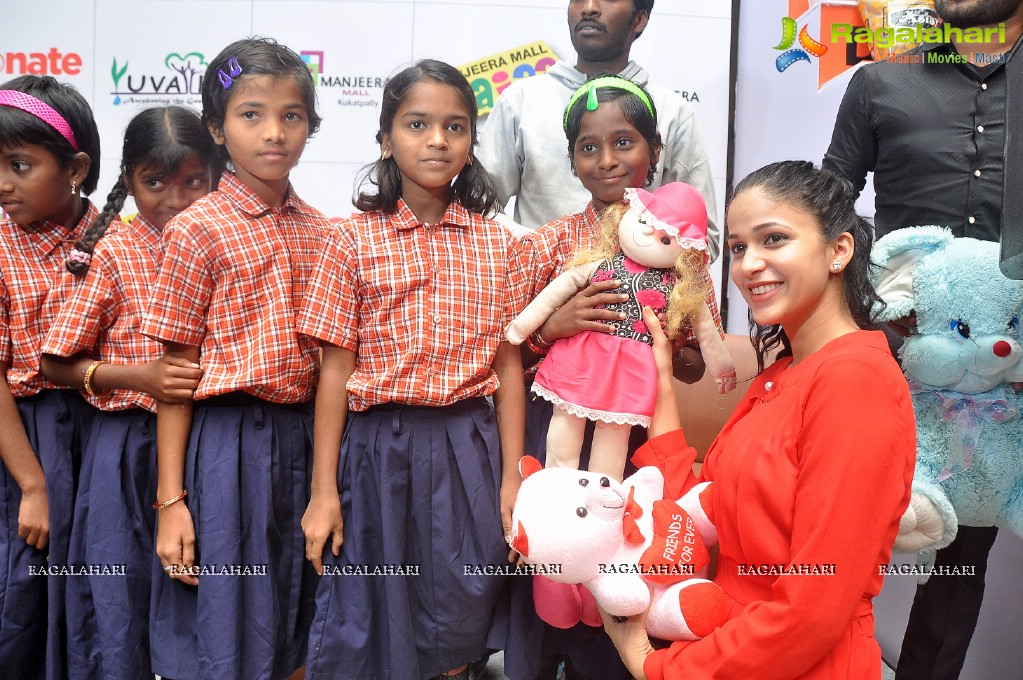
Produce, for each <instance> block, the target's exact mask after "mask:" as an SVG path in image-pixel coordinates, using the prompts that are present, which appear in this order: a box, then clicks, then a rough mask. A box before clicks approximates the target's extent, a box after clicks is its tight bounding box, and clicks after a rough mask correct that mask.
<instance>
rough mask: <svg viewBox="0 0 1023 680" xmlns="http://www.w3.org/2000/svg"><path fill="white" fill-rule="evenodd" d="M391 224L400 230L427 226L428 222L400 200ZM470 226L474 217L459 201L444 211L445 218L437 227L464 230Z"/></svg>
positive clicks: (453, 202)
mask: <svg viewBox="0 0 1023 680" xmlns="http://www.w3.org/2000/svg"><path fill="white" fill-rule="evenodd" d="M391 223H392V224H394V227H395V228H396V229H400V230H408V229H415V228H416V227H424V226H427V225H426V222H423V221H422V220H420V219H419V218H418V217H416V214H415V213H414V212H412V209H411V208H409V207H408V204H406V203H405V201H404V200H403V199H400V198H399V199H398V208H397V210H395V211H394V214H393V215H392V216H391ZM470 224H472V216H471V215H470V214H469V211H468V210H466V209H465V208H464V207H463V206H462V204H461V203H459V202H458V201H451V203H449V204H448V208H447V210H445V211H444V217H443V218H441V221H440V224H439V225H437V226H447V227H461V228H463V229H464V228H466V227H468V226H469V225H470Z"/></svg>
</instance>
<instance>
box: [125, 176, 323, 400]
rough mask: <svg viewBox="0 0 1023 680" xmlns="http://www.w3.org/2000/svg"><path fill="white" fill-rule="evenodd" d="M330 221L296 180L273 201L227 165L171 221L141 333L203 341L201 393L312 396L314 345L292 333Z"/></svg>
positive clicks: (173, 340) (286, 397)
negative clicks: (279, 202)
mask: <svg viewBox="0 0 1023 680" xmlns="http://www.w3.org/2000/svg"><path fill="white" fill-rule="evenodd" d="M327 228H328V227H327V218H326V217H324V216H323V214H322V213H320V212H319V211H318V210H316V209H314V208H312V207H310V206H309V205H308V204H306V203H305V202H304V201H302V200H301V199H300V198H298V197H297V196H296V195H295V192H294V190H293V188H291V187H289V188H288V196H287V198H286V199H285V202H284V205H283V206H282V207H280V208H271V207H270V206H268V205H267V204H266V203H265V202H264V201H263V200H262V199H261V198H259V197H258V196H257V195H256V194H255V193H254V192H253V191H252V190H251V189H249V188H248V187H247V186H245V185H244V184H243V183H242V182H241V181H239V180H238V179H237V178H236V177H235V176H234V175H232V174H230V173H225V174H224V176H223V178H222V179H221V180H220V186H219V188H218V190H217V191H215V192H213V193H211V194H208V195H206V196H204V197H203V198H200V199H199V200H198V201H196V202H195V203H193V204H192V205H191V206H190V207H189V208H188V209H187V210H185V211H184V212H183V213H181V214H180V215H178V216H177V217H175V218H174V219H172V220H171V221H170V222H169V223H168V224H167V226H166V227H165V228H164V233H163V261H162V263H161V265H160V270H159V274H158V275H157V279H156V284H155V285H154V286H153V293H152V296H151V298H150V301H149V305H148V307H147V309H146V313H145V315H144V317H143V320H142V327H141V332H142V333H143V334H145V335H147V336H149V337H151V338H153V339H154V340H157V341H159V342H162V343H175V344H180V345H189V346H193V347H200V348H201V349H200V353H201V358H200V364H201V365H202V367H203V371H204V373H203V378H202V381H201V382H200V383H199V389H198V390H196V394H195V396H196V399H206V398H208V397H212V396H215V395H218V394H225V393H227V392H234V391H243V392H247V393H249V394H252V395H254V396H256V397H259V398H261V399H265V400H267V401H271V402H275V403H284V404H292V403H300V402H304V401H308V400H309V399H311V398H312V396H313V391H314V389H315V387H316V372H317V365H318V360H319V359H318V356H319V355H318V349H317V346H316V343H315V342H313V341H312V340H311V339H309V338H306V337H300V336H299V335H298V334H297V333H296V332H295V314H296V310H297V308H298V305H299V302H300V301H301V300H302V299H303V298H304V297H305V296H306V294H307V292H308V291H307V289H308V281H309V277H310V275H311V273H312V270H313V265H314V264H315V262H316V257H317V255H318V254H319V252H320V250H321V248H322V246H323V240H324V237H325V235H326V230H327Z"/></svg>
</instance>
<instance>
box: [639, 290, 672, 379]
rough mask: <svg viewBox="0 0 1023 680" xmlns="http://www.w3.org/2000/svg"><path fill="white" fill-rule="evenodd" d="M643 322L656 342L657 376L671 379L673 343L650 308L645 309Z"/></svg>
mask: <svg viewBox="0 0 1023 680" xmlns="http://www.w3.org/2000/svg"><path fill="white" fill-rule="evenodd" d="M643 321H644V323H646V327H647V328H648V329H649V330H650V336H651V337H652V338H653V341H654V364H655V365H656V366H657V374H658V376H659V377H662V378H663V377H668V378H671V377H672V361H673V356H674V353H673V351H672V346H671V341H670V340H668V336H666V335H665V334H664V329H663V328H661V321H660V319H658V318H657V314H655V313H654V310H652V309H651V308H650V307H644V308H643Z"/></svg>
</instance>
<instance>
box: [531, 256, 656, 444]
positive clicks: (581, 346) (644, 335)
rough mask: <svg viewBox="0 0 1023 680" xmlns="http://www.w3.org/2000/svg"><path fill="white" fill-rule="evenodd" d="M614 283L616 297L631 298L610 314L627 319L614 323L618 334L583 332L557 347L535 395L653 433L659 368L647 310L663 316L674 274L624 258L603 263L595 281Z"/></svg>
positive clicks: (586, 414) (536, 383)
mask: <svg viewBox="0 0 1023 680" xmlns="http://www.w3.org/2000/svg"><path fill="white" fill-rule="evenodd" d="M615 278H617V279H618V280H619V281H622V286H621V287H619V288H616V289H615V290H614V291H613V292H615V293H627V294H628V295H629V299H628V300H627V301H625V302H621V303H618V304H614V305H609V306H608V307H607V309H610V310H613V311H616V312H623V313H624V314H625V315H626V318H625V319H623V320H621V321H611V322H609V323H610V324H611V325H612V326H614V327H615V331H614V333H598V332H594V331H584V332H582V333H579V334H578V335H574V336H572V337H571V338H564V339H562V340H558V341H557V342H555V343H554V346H553V347H551V350H550V352H548V353H547V356H546V357H544V360H543V362H541V364H540V368H539V369H538V370H537V372H536V379H535V380H534V382H533V392H534V393H535V394H537V395H538V396H540V397H543V398H544V399H546V400H547V401H549V402H551V403H553V404H554V405H555V406H557V407H558V408H561V409H564V410H565V411H568V412H569V413H571V414H573V415H575V416H579V417H580V418H586V419H588V420H600V421H603V422H605V423H616V424H619V425H642V426H643V427H648V426H649V425H650V417H651V416H652V415H653V413H654V402H655V401H656V399H657V368H656V366H655V364H654V354H653V347H652V345H653V338H652V337H651V335H650V332H649V330H648V329H647V326H646V323H645V322H644V321H643V313H642V309H643V307H644V306H646V307H652V308H653V310H654V311H655V312H662V311H664V308H665V307H666V306H667V301H668V294H669V293H670V292H671V289H672V288H673V287H674V285H675V273H674V272H673V271H671V270H668V269H648V268H647V267H644V266H643V265H641V264H638V263H636V262H633V261H632V260H630V259H629V258H628V257H626V256H625V254H624V253H619V254H617V255H615V256H614V257H613V258H611V260H610V261H608V260H605V261H604V262H601V263H600V266H599V267H597V271H596V272H594V274H593V276H592V277H591V278H590V281H591V282H595V281H607V280H608V279H615Z"/></svg>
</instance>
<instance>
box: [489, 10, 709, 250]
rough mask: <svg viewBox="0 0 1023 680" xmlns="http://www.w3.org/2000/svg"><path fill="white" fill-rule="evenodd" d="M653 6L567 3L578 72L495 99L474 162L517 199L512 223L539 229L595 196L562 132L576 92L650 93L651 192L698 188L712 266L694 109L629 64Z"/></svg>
mask: <svg viewBox="0 0 1023 680" xmlns="http://www.w3.org/2000/svg"><path fill="white" fill-rule="evenodd" d="M653 6H654V0H570V1H569V3H568V28H569V33H570V35H571V38H572V46H573V47H574V48H575V51H576V63H575V67H572V66H569V65H568V64H567V63H565V62H558V63H556V64H555V65H554V66H552V67H550V68H549V69H547V72H546V73H545V74H542V75H538V76H533V77H531V78H524V79H522V80H520V81H517V82H515V83H512V84H511V85H510V86H509V87H508V89H506V90H505V91H504V93H503V94H502V95H501V97H500V98H499V99H498V100H497V103H496V104H495V106H494V109H493V111H491V113H490V117H489V118H488V119H487V122H486V125H485V126H484V129H483V134H482V137H481V139H480V146H479V149H478V151H477V158H479V159H480V161H481V162H482V163H483V166H484V167H485V168H486V169H487V171H488V172H489V173H490V174H491V176H493V178H494V182H495V183H496V184H497V191H498V194H499V195H500V197H501V202H502V203H504V204H507V202H508V199H509V198H510V197H512V196H515V197H516V199H515V215H514V217H515V220H516V221H517V222H519V223H520V224H522V225H524V226H526V227H531V228H536V227H539V226H542V225H543V224H546V223H547V222H550V221H551V220H554V219H557V218H559V217H562V216H563V215H569V214H572V213H576V212H579V211H581V210H583V208H585V207H586V204H587V202H589V200H590V195H589V193H588V192H587V191H586V189H584V188H583V186H582V184H581V183H580V182H579V180H578V179H577V178H575V177H574V176H573V175H572V168H571V166H570V164H569V160H568V141H567V140H566V139H565V133H564V131H563V130H562V127H561V121H562V118H563V116H564V113H565V106H567V105H568V100H569V98H570V97H571V95H572V93H573V92H575V90H576V89H578V88H579V87H580V86H581V85H582V84H583V83H584V82H585V81H586V79H587V78H588V77H589V76H592V75H596V74H598V73H617V74H619V75H621V76H624V77H625V78H628V79H629V80H632V81H633V82H636V83H638V84H640V85H642V86H643V87H645V88H646V89H647V91H649V92H650V94H651V96H652V97H653V100H654V106H655V107H656V108H657V127H658V130H659V131H660V133H661V141H662V143H663V144H664V148H663V150H662V151H661V157H660V160H659V161H658V162H657V172H656V175H655V177H654V183H653V185H654V186H655V187H656V186H660V185H661V184H666V183H668V182H675V181H681V182H686V183H688V184H691V185H692V186H694V187H696V189H697V190H699V192H700V193H701V194H703V198H704V200H705V201H706V202H707V212H708V213H710V224H709V226H708V229H707V231H708V234H707V236H708V240H709V241H710V256H711V259H712V260H713V259H716V258H717V256H718V253H719V252H720V243H719V228H718V225H717V221H716V215H717V203H716V201H715V197H714V183H713V176H712V175H711V171H710V163H709V161H708V159H707V152H706V151H705V150H704V148H703V138H702V137H701V136H700V132H699V129H698V128H697V125H696V116H695V114H694V112H693V109H692V107H690V106H689V104H688V103H686V101H685V100H684V99H683V98H682V97H681V96H680V95H679V94H677V93H676V92H673V91H672V90H669V89H666V88H660V87H657V86H655V85H650V84H649V83H648V82H647V77H648V76H647V72H646V71H645V70H643V68H642V67H641V66H639V64H637V63H636V62H634V61H631V60H630V59H629V51H630V50H631V49H632V43H633V41H635V40H636V38H638V37H639V36H640V35H641V34H642V33H643V30H644V29H645V28H646V25H647V22H648V21H649V19H650V11H651V10H652V9H653Z"/></svg>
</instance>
